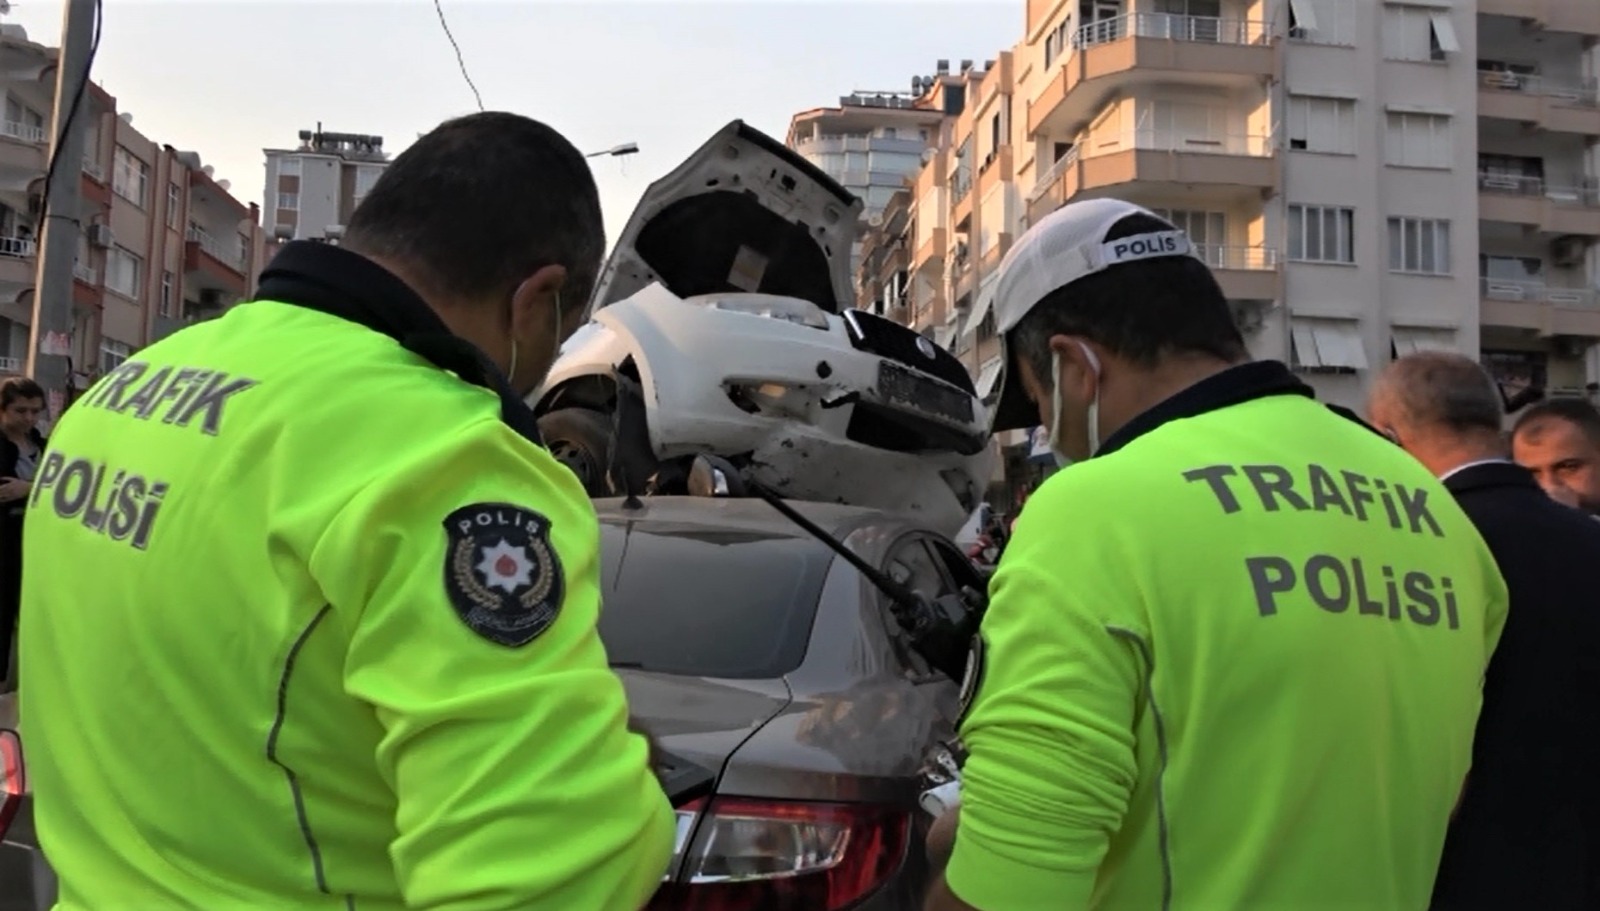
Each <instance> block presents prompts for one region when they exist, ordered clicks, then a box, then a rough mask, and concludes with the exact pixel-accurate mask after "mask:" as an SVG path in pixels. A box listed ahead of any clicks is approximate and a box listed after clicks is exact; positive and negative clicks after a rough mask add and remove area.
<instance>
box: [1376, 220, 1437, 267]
mask: <svg viewBox="0 0 1600 911" xmlns="http://www.w3.org/2000/svg"><path fill="white" fill-rule="evenodd" d="M1389 271H1390V272H1410V273H1414V274H1417V275H1449V274H1450V222H1448V221H1445V220H1444V219H1439V218H1403V217H1395V218H1390V219H1389Z"/></svg>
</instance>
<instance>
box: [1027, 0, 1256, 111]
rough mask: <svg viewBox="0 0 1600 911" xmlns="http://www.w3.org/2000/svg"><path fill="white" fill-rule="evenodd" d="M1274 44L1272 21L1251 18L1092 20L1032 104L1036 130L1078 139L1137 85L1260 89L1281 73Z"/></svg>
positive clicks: (1138, 16) (1144, 16)
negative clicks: (1114, 97) (1114, 99)
mask: <svg viewBox="0 0 1600 911" xmlns="http://www.w3.org/2000/svg"><path fill="white" fill-rule="evenodd" d="M1272 42H1273V39H1272V33H1271V31H1270V30H1269V28H1268V26H1267V23H1265V22H1261V21H1256V20H1250V19H1225V18H1218V17H1215V16H1182V15H1177V14H1169V13H1129V14H1128V15H1125V16H1118V17H1116V18H1113V19H1102V20H1100V21H1098V22H1091V23H1089V24H1088V25H1085V26H1083V27H1081V28H1079V29H1078V30H1077V32H1076V33H1074V35H1073V38H1072V41H1071V42H1070V43H1071V46H1070V47H1069V48H1068V51H1067V54H1066V56H1065V57H1064V58H1063V59H1062V61H1061V63H1060V66H1059V69H1058V71H1057V72H1055V73H1051V74H1049V76H1050V79H1049V81H1048V82H1047V83H1046V84H1045V85H1044V86H1043V88H1042V89H1041V90H1040V92H1039V94H1038V96H1037V97H1035V98H1034V99H1033V101H1032V102H1031V103H1030V104H1029V105H1028V131H1029V132H1030V133H1034V134H1046V135H1053V136H1070V135H1072V134H1074V133H1076V132H1077V131H1078V129H1079V128H1080V127H1082V126H1083V124H1084V123H1086V122H1087V121H1088V120H1089V119H1090V118H1091V117H1092V116H1093V115H1094V112H1095V111H1098V110H1099V109H1100V108H1101V107H1103V106H1104V105H1105V102H1106V100H1107V99H1108V98H1109V97H1110V96H1111V94H1112V93H1114V92H1118V91H1122V90H1125V89H1127V88H1129V87H1130V86H1133V85H1138V84H1149V83H1171V82H1177V83H1181V84H1185V85H1190V86H1213V87H1234V88H1237V87H1242V86H1246V85H1257V84H1259V82H1260V81H1261V80H1263V79H1267V78H1272V77H1274V76H1275V75H1276V73H1277V66H1278V61H1277V55H1276V53H1275V51H1274V50H1273V47H1272Z"/></svg>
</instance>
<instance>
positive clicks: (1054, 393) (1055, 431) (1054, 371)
mask: <svg viewBox="0 0 1600 911" xmlns="http://www.w3.org/2000/svg"><path fill="white" fill-rule="evenodd" d="M1049 442H1050V451H1051V452H1054V453H1060V452H1061V355H1060V353H1059V352H1055V351H1052V352H1050V440H1049Z"/></svg>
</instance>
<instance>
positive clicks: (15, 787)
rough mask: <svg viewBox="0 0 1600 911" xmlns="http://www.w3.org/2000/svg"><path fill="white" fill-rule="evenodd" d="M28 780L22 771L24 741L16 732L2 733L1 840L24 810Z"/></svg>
mask: <svg viewBox="0 0 1600 911" xmlns="http://www.w3.org/2000/svg"><path fill="white" fill-rule="evenodd" d="M27 791H28V779H27V778H26V777H25V776H24V775H23V771H22V740H21V739H20V738H19V737H17V732H16V731H0V838H5V835H6V830H7V829H9V828H10V827H11V820H12V819H14V818H16V815H17V811H18V810H19V809H21V808H22V795H23V794H26V793H27Z"/></svg>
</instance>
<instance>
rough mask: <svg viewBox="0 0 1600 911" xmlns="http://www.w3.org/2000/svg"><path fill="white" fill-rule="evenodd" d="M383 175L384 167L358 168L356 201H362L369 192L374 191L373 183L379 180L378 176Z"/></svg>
mask: <svg viewBox="0 0 1600 911" xmlns="http://www.w3.org/2000/svg"><path fill="white" fill-rule="evenodd" d="M382 176H383V169H382V168H373V167H359V168H356V187H355V194H354V196H355V200H356V202H360V201H361V200H363V199H365V198H366V196H367V194H368V193H371V192H372V186H373V184H376V183H377V182H378V178H379V177H382Z"/></svg>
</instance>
